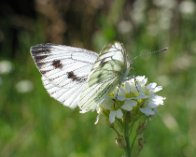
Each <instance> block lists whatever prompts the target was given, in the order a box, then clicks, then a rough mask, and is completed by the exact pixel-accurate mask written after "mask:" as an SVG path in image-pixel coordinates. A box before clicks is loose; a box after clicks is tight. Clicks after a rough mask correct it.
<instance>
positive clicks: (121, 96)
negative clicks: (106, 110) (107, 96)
mask: <svg viewBox="0 0 196 157" xmlns="http://www.w3.org/2000/svg"><path fill="white" fill-rule="evenodd" d="M117 92H118V95H117V99H118V100H120V101H123V100H125V99H126V97H125V95H126V93H125V90H124V89H123V88H119V90H118V91H117Z"/></svg>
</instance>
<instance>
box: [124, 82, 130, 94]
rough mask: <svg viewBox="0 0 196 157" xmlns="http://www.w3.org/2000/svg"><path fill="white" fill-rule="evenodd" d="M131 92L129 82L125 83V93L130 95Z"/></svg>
mask: <svg viewBox="0 0 196 157" xmlns="http://www.w3.org/2000/svg"><path fill="white" fill-rule="evenodd" d="M130 91H131V86H130V84H129V83H128V82H125V92H126V93H129V92H130Z"/></svg>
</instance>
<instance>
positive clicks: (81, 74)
mask: <svg viewBox="0 0 196 157" xmlns="http://www.w3.org/2000/svg"><path fill="white" fill-rule="evenodd" d="M31 54H32V56H33V58H34V61H35V63H36V65H37V67H38V69H39V71H40V73H41V74H42V81H43V84H44V87H45V88H46V90H47V91H48V93H49V94H50V95H51V96H52V97H54V98H55V99H57V100H58V101H60V102H61V103H63V104H64V105H65V106H68V107H71V108H74V107H76V106H77V105H78V103H79V98H80V95H81V93H82V91H83V89H84V86H85V85H86V82H87V78H88V75H89V73H90V71H91V69H92V66H93V65H94V63H95V61H96V60H97V57H98V55H97V54H96V53H95V52H92V51H89V50H85V49H81V48H74V47H69V46H62V45H54V44H40V45H36V46H33V47H32V48H31Z"/></svg>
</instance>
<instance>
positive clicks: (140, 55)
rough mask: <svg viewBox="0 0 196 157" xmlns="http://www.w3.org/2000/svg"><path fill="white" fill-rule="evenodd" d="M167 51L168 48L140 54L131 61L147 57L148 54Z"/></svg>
mask: <svg viewBox="0 0 196 157" xmlns="http://www.w3.org/2000/svg"><path fill="white" fill-rule="evenodd" d="M167 50H168V47H165V48H162V49H160V50H155V51H152V52H140V54H139V55H137V56H135V57H134V58H133V59H132V60H135V59H137V58H138V57H142V56H147V55H149V54H160V53H164V52H166V51H167Z"/></svg>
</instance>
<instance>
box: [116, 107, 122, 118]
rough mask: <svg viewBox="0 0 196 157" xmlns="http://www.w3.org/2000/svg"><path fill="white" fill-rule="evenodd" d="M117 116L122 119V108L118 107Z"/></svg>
mask: <svg viewBox="0 0 196 157" xmlns="http://www.w3.org/2000/svg"><path fill="white" fill-rule="evenodd" d="M116 117H117V118H119V119H121V118H122V117H123V112H122V111H121V110H120V109H118V110H117V111H116Z"/></svg>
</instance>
